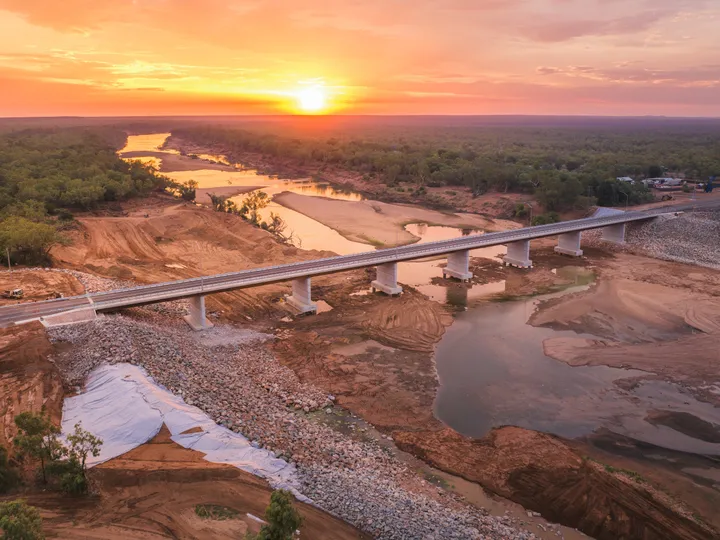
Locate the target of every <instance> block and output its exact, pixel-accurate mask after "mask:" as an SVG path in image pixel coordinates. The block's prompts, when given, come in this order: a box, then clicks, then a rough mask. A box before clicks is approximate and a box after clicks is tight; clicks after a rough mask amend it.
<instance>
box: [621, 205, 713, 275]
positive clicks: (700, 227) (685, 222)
mask: <svg viewBox="0 0 720 540" xmlns="http://www.w3.org/2000/svg"><path fill="white" fill-rule="evenodd" d="M627 241H628V244H629V245H630V246H631V247H633V248H639V249H641V250H643V251H644V252H645V253H647V254H648V255H650V256H651V257H655V258H658V259H665V260H669V261H676V262H682V263H689V264H698V265H701V266H707V267H710V268H718V269H720V210H714V211H708V212H687V213H684V214H681V215H679V216H660V217H657V218H655V219H653V220H651V221H648V222H647V223H644V224H641V225H634V226H632V227H630V228H629V230H628V234H627Z"/></svg>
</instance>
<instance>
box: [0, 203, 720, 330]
mask: <svg viewBox="0 0 720 540" xmlns="http://www.w3.org/2000/svg"><path fill="white" fill-rule="evenodd" d="M717 205H718V202H717V201H706V202H705V203H702V204H694V205H690V204H688V205H682V206H666V207H660V208H654V209H651V210H644V211H632V212H622V213H619V214H617V215H611V216H606V217H598V218H585V219H576V220H572V221H564V222H561V223H552V224H548V225H538V226H534V227H525V228H522V229H515V230H510V231H501V232H493V233H486V234H476V235H469V236H464V237H461V238H455V239H452V240H441V241H438V242H429V243H426V244H411V245H406V246H401V247H396V248H388V249H380V250H375V251H369V252H365V253H357V254H354V255H344V256H338V257H329V258H325V259H316V260H312V261H304V262H298V263H291V264H283V265H278V266H270V267H265V268H255V269H251V270H243V271H240V272H230V273H226V274H217V275H212V276H203V277H198V278H191V279H183V280H178V281H168V282H164V283H156V284H152V285H143V286H137V287H129V288H125V289H117V290H113V291H108V292H97V293H88V294H85V295H82V296H72V297H67V298H58V299H54V300H46V301H42V302H32V303H25V304H17V305H13V306H5V307H2V308H0V327H3V326H9V325H12V324H19V323H22V322H28V321H31V320H38V319H41V320H44V319H46V318H53V317H54V316H57V315H60V314H63V315H64V318H65V320H69V321H72V320H73V318H75V319H79V320H82V318H83V317H86V316H87V315H88V314H90V315H92V316H94V315H95V314H96V313H97V312H104V311H111V310H116V309H120V308H127V307H133V306H142V305H147V304H155V303H159V302H167V301H170V300H179V299H185V298H186V299H189V300H190V309H189V315H188V316H187V317H186V320H187V321H188V323H189V324H190V326H192V327H193V328H194V329H196V330H202V329H204V328H208V327H210V326H211V324H210V322H209V321H208V320H207V318H206V316H205V296H206V295H208V294H212V293H218V292H223V291H230V290H233V289H242V288H247V287H254V286H258V285H266V284H270V283H276V282H280V281H292V296H290V297H289V298H288V299H287V301H288V303H289V304H291V305H292V306H294V307H295V308H296V309H297V310H298V311H299V312H301V313H306V312H314V311H315V310H316V305H315V304H314V303H313V302H312V296H311V281H310V280H311V278H313V277H315V276H321V275H325V274H333V273H336V272H344V271H347V270H354V269H358V268H367V267H371V266H376V267H377V277H376V279H375V281H373V282H372V287H373V289H374V290H377V291H381V292H384V293H386V294H389V295H396V294H399V293H400V292H402V288H401V287H400V285H399V284H398V282H397V264H398V263H399V262H403V261H410V260H414V259H423V258H427V257H437V256H441V255H447V260H448V264H447V267H446V268H444V269H443V273H444V275H445V276H446V277H452V278H456V279H460V280H468V279H470V278H471V277H472V273H471V272H470V270H469V261H470V251H471V250H473V249H478V248H484V247H490V246H496V245H507V256H505V258H504V262H505V264H506V265H512V266H515V267H518V268H531V267H532V260H531V259H530V241H531V240H534V239H538V238H545V237H549V236H557V237H558V245H557V246H556V247H555V251H557V252H558V253H562V254H566V255H569V256H575V257H579V256H581V255H582V253H583V252H582V249H581V247H580V243H581V235H582V232H583V231H587V230H593V229H602V237H603V239H604V240H606V241H609V242H615V243H623V242H624V241H625V228H626V225H627V224H628V223H633V222H640V221H646V220H649V219H652V218H655V217H657V216H659V215H661V214H669V213H675V212H681V211H685V210H693V209H701V208H708V207H714V206H717ZM55 318H57V317H55Z"/></svg>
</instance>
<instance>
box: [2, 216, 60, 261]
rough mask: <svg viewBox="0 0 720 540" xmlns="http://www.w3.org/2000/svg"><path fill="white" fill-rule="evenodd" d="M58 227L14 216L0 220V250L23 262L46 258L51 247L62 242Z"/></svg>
mask: <svg viewBox="0 0 720 540" xmlns="http://www.w3.org/2000/svg"><path fill="white" fill-rule="evenodd" d="M60 240H61V238H60V235H59V234H58V232H57V229H55V227H54V226H53V225H48V224H47V223H36V222H34V221H30V220H29V219H27V218H24V217H19V216H12V217H9V218H7V219H4V220H2V221H0V251H3V252H4V251H5V250H7V249H9V250H10V253H11V254H13V255H14V256H15V258H17V259H18V260H19V261H22V262H25V261H27V262H41V261H43V260H46V259H47V257H48V253H49V251H50V248H52V247H53V246H54V245H55V244H57V243H58V242H60Z"/></svg>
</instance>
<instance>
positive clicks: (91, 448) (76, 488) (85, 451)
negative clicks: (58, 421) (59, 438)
mask: <svg viewBox="0 0 720 540" xmlns="http://www.w3.org/2000/svg"><path fill="white" fill-rule="evenodd" d="M67 441H68V443H70V448H69V449H68V451H67V454H68V460H67V463H66V467H65V470H64V472H63V473H62V474H61V475H60V485H61V487H62V490H63V491H65V492H66V493H70V494H72V495H82V494H83V493H87V491H88V481H87V465H86V462H87V458H88V456H89V455H91V456H93V457H98V456H99V455H100V447H101V446H102V443H103V442H102V439H100V438H99V437H96V436H95V435H93V434H92V433H90V432H89V431H85V430H84V429H83V428H82V426H81V424H80V422H78V423H77V424H75V431H73V433H72V434H71V435H68V436H67Z"/></svg>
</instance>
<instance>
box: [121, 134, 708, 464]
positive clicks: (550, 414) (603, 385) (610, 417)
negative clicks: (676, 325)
mask: <svg viewBox="0 0 720 540" xmlns="http://www.w3.org/2000/svg"><path fill="white" fill-rule="evenodd" d="M168 136H169V133H159V134H149V135H139V136H130V137H129V138H128V144H127V146H126V147H125V148H124V149H123V150H122V151H121V152H127V151H133V152H145V151H146V152H149V153H152V154H153V155H152V156H146V157H142V156H141V157H140V158H141V159H142V160H143V161H145V162H149V163H152V164H153V165H155V166H156V167H161V163H162V153H164V152H167V153H168V154H175V155H177V151H174V150H164V149H162V148H161V147H162V145H163V143H164V142H165V140H166V139H167V137H168ZM134 159H137V158H134ZM187 159H190V158H187ZM195 161H196V163H197V167H198V168H197V169H194V170H185V171H178V172H165V171H161V172H162V173H163V174H165V175H167V176H169V177H170V178H172V179H174V180H176V181H179V182H184V181H186V180H190V179H193V180H195V181H197V182H198V184H199V187H201V188H212V187H221V186H228V185H236V186H253V187H258V188H259V189H262V191H264V192H266V193H268V195H270V196H271V197H272V196H274V195H277V194H278V193H281V192H283V191H291V192H294V193H298V194H300V195H303V196H308V197H326V198H331V199H342V200H362V195H361V194H359V193H354V192H352V191H341V190H336V189H334V188H333V187H332V186H329V185H327V184H323V183H318V182H315V181H313V180H311V179H302V180H281V179H278V178H274V177H271V176H266V175H260V174H257V172H256V171H253V170H247V169H245V168H243V167H242V166H241V165H238V164H233V165H231V166H232V167H234V168H235V170H215V169H210V168H203V163H204V162H205V163H208V162H212V163H220V164H226V165H230V164H229V161H228V160H227V158H226V157H225V156H217V155H210V154H202V155H198V156H197V158H196V159H195ZM235 200H236V201H241V200H242V196H239V197H236V198H235ZM270 212H274V213H276V214H278V215H279V216H280V217H281V218H282V219H283V220H284V221H285V222H286V223H287V226H288V230H289V231H292V232H293V242H294V243H295V245H296V246H297V247H299V248H302V249H311V250H326V251H332V252H335V253H337V254H340V255H348V254H353V253H360V252H364V251H370V250H372V249H373V248H372V246H370V245H368V244H363V243H360V242H354V241H351V240H348V239H347V238H345V237H343V236H342V235H341V234H339V233H338V232H337V231H335V230H333V229H331V228H329V227H327V226H326V225H323V224H322V223H320V222H318V221H316V220H314V219H312V218H309V217H307V216H305V215H303V214H301V213H299V212H296V211H294V210H291V209H289V208H286V207H284V206H282V205H280V204H278V203H276V202H274V201H273V202H271V204H270V205H269V207H268V208H266V209H265V210H264V213H263V217H264V218H265V219H267V217H268V216H269V214H270ZM406 229H407V230H408V232H410V233H411V234H413V235H414V236H415V237H418V238H419V241H420V242H431V241H436V240H445V239H449V238H457V237H460V236H463V235H468V234H481V233H482V231H473V230H462V229H458V228H455V227H439V226H429V225H427V224H422V223H414V224H410V225H407V226H406ZM504 253H505V248H504V247H502V246H498V247H493V248H486V249H481V250H475V251H474V252H473V256H476V257H477V256H482V257H486V258H489V259H494V260H497V261H498V264H500V260H499V259H498V258H497V257H498V256H499V255H502V254H504ZM442 262H444V260H430V261H428V260H425V261H418V262H409V263H401V264H400V265H399V267H398V280H399V281H400V282H401V283H402V284H403V285H405V286H411V287H414V288H416V289H417V290H418V291H420V292H421V293H423V294H425V295H427V296H428V297H429V298H431V299H432V300H435V301H437V302H441V303H446V304H450V305H452V306H455V307H464V308H466V311H464V312H462V311H461V312H459V313H457V314H456V315H455V320H454V323H453V324H452V326H451V327H450V328H449V329H448V330H447V332H446V333H445V335H444V337H443V339H442V340H441V342H440V343H439V344H438V346H437V348H436V365H437V371H438V375H439V379H440V388H439V391H438V395H437V399H436V402H435V414H436V416H437V417H438V418H439V419H440V420H441V421H443V422H444V423H445V424H447V425H448V426H450V427H452V428H454V429H455V430H457V431H458V432H460V433H463V434H465V435H468V436H472V437H481V436H483V435H484V434H486V433H487V431H488V430H489V429H491V428H492V427H494V426H501V425H517V426H521V427H526V428H529V429H534V430H539V431H546V432H550V433H555V434H557V435H561V436H565V437H570V438H574V437H581V436H584V435H588V434H591V433H593V432H595V431H597V430H599V429H602V428H604V429H606V430H609V431H611V432H613V433H617V434H620V435H626V436H628V437H632V438H634V439H637V440H641V441H645V442H648V443H652V444H655V445H658V446H660V447H663V448H669V449H673V450H680V451H686V452H695V453H705V454H720V445H718V444H712V443H708V442H703V441H700V440H698V439H694V438H691V437H689V436H687V435H683V434H681V433H679V432H677V431H674V430H672V429H670V428H667V427H664V426H656V425H652V424H650V423H649V422H647V421H646V417H647V415H648V412H650V411H652V410H656V409H663V410H673V411H676V412H686V413H690V414H692V415H694V416H696V417H698V418H701V419H704V420H706V421H708V422H711V423H716V424H720V415H719V414H718V412H717V411H716V410H715V409H714V407H712V406H711V405H708V404H706V403H701V402H698V401H697V400H695V399H694V398H693V397H691V396H690V395H689V394H687V393H686V392H683V391H682V389H681V388H680V387H679V386H677V385H675V384H671V383H669V382H665V381H660V380H649V379H648V378H647V377H646V378H645V379H643V380H642V381H641V382H640V383H638V384H635V385H618V384H616V381H618V380H621V379H628V378H631V377H637V376H641V375H644V376H647V374H646V373H642V372H639V371H632V370H625V369H615V368H609V367H602V366H601V367H570V366H568V365H566V364H564V363H562V362H558V361H555V360H553V359H550V358H548V357H547V356H545V355H544V353H543V349H542V342H543V340H544V339H546V338H548V337H562V336H577V335H578V334H575V333H574V332H559V331H555V330H551V329H548V328H537V327H533V326H531V325H529V324H527V321H528V319H529V317H530V315H531V314H532V312H533V311H534V310H535V309H536V306H537V303H538V302H539V301H541V300H543V299H547V298H551V297H552V296H556V295H560V294H566V293H568V292H573V291H576V290H580V289H579V288H578V287H580V288H581V287H586V286H587V285H588V284H589V283H590V282H591V281H592V280H593V279H594V276H593V274H592V272H588V271H587V270H584V269H582V268H579V267H566V268H558V269H556V271H557V272H558V273H564V274H565V277H571V278H573V281H574V282H575V283H576V286H575V287H571V288H570V289H568V290H567V291H564V292H563V291H561V292H556V293H554V294H553V295H545V296H541V297H537V298H534V299H519V300H514V301H510V302H483V303H481V304H479V303H477V300H479V299H482V298H484V297H488V296H492V295H496V294H498V293H502V292H503V291H504V289H505V282H504V281H496V282H492V283H488V284H484V285H474V286H471V287H465V286H453V285H448V282H447V281H443V280H440V279H437V278H441V277H442V269H441V266H440V264H441V263H442ZM356 294H369V289H368V290H367V291H359V292H358V293H356ZM582 337H590V338H592V337H595V336H582Z"/></svg>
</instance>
